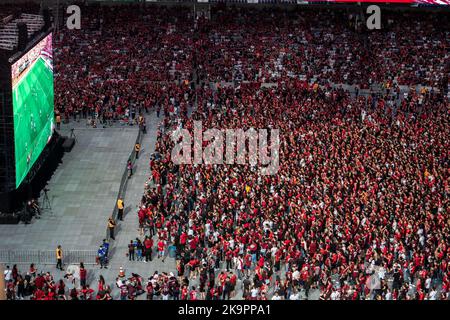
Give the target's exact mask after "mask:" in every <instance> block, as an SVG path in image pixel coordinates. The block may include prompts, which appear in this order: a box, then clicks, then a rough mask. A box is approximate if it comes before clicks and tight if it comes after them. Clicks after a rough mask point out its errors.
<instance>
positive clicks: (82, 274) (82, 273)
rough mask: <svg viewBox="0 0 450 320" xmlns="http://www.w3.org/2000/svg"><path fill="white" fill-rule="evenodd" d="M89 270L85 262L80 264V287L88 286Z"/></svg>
mask: <svg viewBox="0 0 450 320" xmlns="http://www.w3.org/2000/svg"><path fill="white" fill-rule="evenodd" d="M86 279H87V270H86V269H85V268H84V264H83V262H80V286H81V287H82V288H83V287H85V286H86Z"/></svg>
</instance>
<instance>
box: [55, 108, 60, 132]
mask: <svg viewBox="0 0 450 320" xmlns="http://www.w3.org/2000/svg"><path fill="white" fill-rule="evenodd" d="M60 128H61V115H60V114H59V112H57V113H56V129H58V130H59V129H60Z"/></svg>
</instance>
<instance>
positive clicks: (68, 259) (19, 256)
mask: <svg viewBox="0 0 450 320" xmlns="http://www.w3.org/2000/svg"><path fill="white" fill-rule="evenodd" d="M96 258H97V251H95V250H64V249H63V263H64V264H66V265H67V264H78V263H80V262H83V263H84V264H86V265H95V264H97V262H96ZM0 263H5V264H7V263H9V264H31V263H34V264H37V265H48V264H56V252H55V250H4V249H1V250H0Z"/></svg>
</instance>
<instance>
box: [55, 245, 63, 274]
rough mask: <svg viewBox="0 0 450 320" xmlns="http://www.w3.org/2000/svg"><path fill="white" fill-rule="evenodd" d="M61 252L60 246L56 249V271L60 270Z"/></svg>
mask: <svg viewBox="0 0 450 320" xmlns="http://www.w3.org/2000/svg"><path fill="white" fill-rule="evenodd" d="M62 258H63V251H62V248H61V246H58V247H57V248H56V269H59V270H62V269H63V268H62Z"/></svg>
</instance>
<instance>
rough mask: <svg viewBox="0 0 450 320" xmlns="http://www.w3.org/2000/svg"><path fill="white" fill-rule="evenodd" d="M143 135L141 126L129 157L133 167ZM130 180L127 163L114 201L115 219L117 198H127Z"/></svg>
mask: <svg viewBox="0 0 450 320" xmlns="http://www.w3.org/2000/svg"><path fill="white" fill-rule="evenodd" d="M142 135H143V133H142V130H141V128H139V133H138V136H137V138H136V142H135V144H134V145H133V151H132V152H131V154H130V157H129V159H130V160H131V163H132V166H133V168H134V165H135V163H136V150H135V148H134V147H135V145H136V143H139V145H141V142H142ZM128 180H129V177H128V168H127V165H125V170H124V172H123V174H122V180H121V181H120V187H119V193H118V195H117V198H116V202H115V203H114V209H113V212H112V218H113V219H114V220H116V219H117V213H118V211H119V210H118V209H117V200H119V198H121V199H124V198H125V193H126V191H127V185H128ZM106 239H108V240H109V229H108V226H107V227H106Z"/></svg>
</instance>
